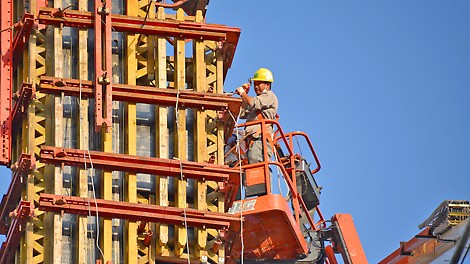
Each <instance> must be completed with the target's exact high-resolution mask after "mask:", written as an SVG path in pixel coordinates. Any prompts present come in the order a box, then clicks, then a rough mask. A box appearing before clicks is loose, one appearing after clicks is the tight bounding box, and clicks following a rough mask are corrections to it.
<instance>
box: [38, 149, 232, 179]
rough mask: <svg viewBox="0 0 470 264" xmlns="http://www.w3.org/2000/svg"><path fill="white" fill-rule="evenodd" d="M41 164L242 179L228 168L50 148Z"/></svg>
mask: <svg viewBox="0 0 470 264" xmlns="http://www.w3.org/2000/svg"><path fill="white" fill-rule="evenodd" d="M40 161H41V162H44V163H50V164H57V165H69V166H77V167H84V166H85V164H86V166H87V167H88V168H89V167H91V165H92V164H91V162H93V166H94V168H96V169H103V170H109V171H126V172H134V173H148V174H155V175H162V176H171V177H180V176H181V173H182V174H183V178H196V179H203V180H209V181H216V182H227V181H228V180H229V178H230V177H238V174H239V171H238V170H237V169H236V168H229V167H228V166H226V165H217V164H211V163H203V162H194V161H179V160H173V159H161V158H152V157H142V156H134V155H127V154H115V153H106V152H101V151H87V150H79V149H68V148H58V147H50V146H41V152H40ZM180 166H181V167H180ZM181 168H182V169H181Z"/></svg>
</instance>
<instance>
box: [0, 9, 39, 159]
mask: <svg viewBox="0 0 470 264" xmlns="http://www.w3.org/2000/svg"><path fill="white" fill-rule="evenodd" d="M0 10H1V11H0V12H1V13H0V29H1V32H0V50H1V61H0V94H1V96H0V126H1V128H0V136H1V141H2V150H1V152H2V153H1V156H0V164H2V165H9V164H10V162H11V153H10V148H11V135H12V124H13V125H15V122H14V120H13V117H12V109H11V106H12V87H13V82H12V78H13V66H14V64H15V61H16V60H17V59H18V58H19V57H20V56H19V54H20V53H21V52H22V50H23V48H24V45H25V43H26V42H27V41H28V38H29V35H30V32H31V29H32V27H33V24H34V16H33V15H32V14H29V13H25V14H24V15H23V18H22V19H21V21H20V22H18V23H16V24H14V25H13V24H12V23H13V22H12V19H13V18H12V2H11V0H6V1H1V3H0ZM13 29H16V33H15V35H14V36H13ZM15 58H16V59H15ZM16 110H17V109H15V111H14V112H13V115H14V114H15V113H17V111H16ZM12 120H13V121H12Z"/></svg>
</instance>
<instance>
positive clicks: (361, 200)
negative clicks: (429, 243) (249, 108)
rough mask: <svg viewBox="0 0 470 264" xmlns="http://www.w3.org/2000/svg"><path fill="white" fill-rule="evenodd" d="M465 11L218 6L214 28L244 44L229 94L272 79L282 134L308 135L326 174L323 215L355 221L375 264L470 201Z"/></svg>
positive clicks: (445, 7)
mask: <svg viewBox="0 0 470 264" xmlns="http://www.w3.org/2000/svg"><path fill="white" fill-rule="evenodd" d="M469 10H470V3H469V1H464V0H453V1H444V0H441V1H438V0H414V1H405V0H394V1H390V0H389V1H385V0H356V1H339V0H338V1H319V0H313V1H307V0H305V1H287V2H286V1H272V0H271V1H267V0H258V1H246V0H239V1H210V4H209V7H208V10H207V14H206V18H207V22H208V23H216V24H225V25H228V26H235V27H239V28H241V32H242V33H241V36H240V41H239V44H238V47H237V51H236V54H235V59H234V61H233V64H232V67H231V69H230V70H229V72H228V75H227V79H226V82H225V89H226V90H227V91H233V90H234V88H235V87H237V86H239V85H240V84H242V83H243V82H245V81H246V79H247V78H248V77H251V75H252V74H253V73H254V71H256V70H257V69H258V68H259V67H267V68H269V69H271V70H272V71H273V73H274V79H275V83H274V85H273V90H274V91H275V92H276V94H277V96H278V98H279V101H280V106H279V115H280V116H281V119H280V122H281V125H282V126H283V129H284V131H286V130H287V131H295V130H300V131H305V132H307V133H308V134H309V135H310V138H311V139H312V141H313V143H314V145H315V149H316V152H317V154H318V156H319V158H320V161H321V163H322V170H321V171H320V172H319V173H318V174H317V181H318V182H319V184H320V185H322V186H323V187H324V189H323V192H322V199H321V205H320V208H321V210H322V212H323V214H324V215H325V217H328V218H329V217H331V216H332V215H333V214H334V213H350V214H352V216H353V218H354V220H355V224H356V227H357V229H358V232H359V235H360V238H361V241H362V243H363V246H364V249H365V251H366V254H367V256H368V259H369V262H370V263H377V262H378V261H380V260H382V259H383V258H384V257H386V256H387V255H388V254H390V253H392V252H393V251H394V250H395V249H397V248H398V247H399V242H400V241H407V240H409V239H410V238H412V237H413V236H414V235H416V234H417V233H418V232H419V229H418V227H417V226H418V225H419V224H420V223H421V222H422V221H424V220H425V219H426V218H427V217H428V216H429V215H430V214H431V213H432V212H433V210H434V209H435V208H436V207H437V206H438V205H439V204H440V203H441V202H442V201H443V200H448V199H465V200H469V199H470V34H469V33H470V15H469ZM251 93H253V91H252V92H251ZM252 95H253V94H252Z"/></svg>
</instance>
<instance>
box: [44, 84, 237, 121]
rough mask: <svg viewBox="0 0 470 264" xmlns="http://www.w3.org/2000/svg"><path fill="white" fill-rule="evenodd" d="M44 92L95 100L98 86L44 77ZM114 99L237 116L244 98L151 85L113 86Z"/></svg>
mask: <svg viewBox="0 0 470 264" xmlns="http://www.w3.org/2000/svg"><path fill="white" fill-rule="evenodd" d="M40 78H41V79H40V90H41V92H43V93H50V94H55V95H60V94H62V93H65V95H70V96H76V97H79V96H80V94H81V96H82V98H92V97H93V89H94V85H93V83H92V82H91V81H80V80H75V79H65V78H55V77H48V76H41V77H40ZM112 97H113V100H115V101H122V102H132V103H145V104H153V105H164V106H175V104H176V102H177V100H178V104H179V107H181V108H197V109H207V110H218V111H221V110H225V109H228V110H229V111H231V112H232V114H233V115H234V116H237V115H238V113H239V111H240V106H241V99H240V98H235V97H231V96H229V95H224V94H215V93H204V92H195V91H189V90H175V89H161V88H155V87H150V86H136V85H127V84H113V91H112Z"/></svg>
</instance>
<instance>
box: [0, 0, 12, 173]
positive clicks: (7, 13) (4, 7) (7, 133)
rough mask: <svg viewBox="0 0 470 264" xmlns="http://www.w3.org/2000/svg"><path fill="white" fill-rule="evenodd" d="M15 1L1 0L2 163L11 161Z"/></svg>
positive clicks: (0, 119)
mask: <svg viewBox="0 0 470 264" xmlns="http://www.w3.org/2000/svg"><path fill="white" fill-rule="evenodd" d="M12 25H13V3H12V0H3V1H0V30H1V31H0V51H1V60H0V94H1V96H0V135H1V141H2V150H1V155H0V164H3V165H8V164H9V163H10V155H11V153H10V148H11V119H10V111H11V88H12V78H13V62H12V59H13V57H12V56H13V51H12V44H13V43H12V37H13V29H12Z"/></svg>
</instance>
